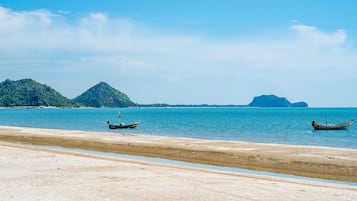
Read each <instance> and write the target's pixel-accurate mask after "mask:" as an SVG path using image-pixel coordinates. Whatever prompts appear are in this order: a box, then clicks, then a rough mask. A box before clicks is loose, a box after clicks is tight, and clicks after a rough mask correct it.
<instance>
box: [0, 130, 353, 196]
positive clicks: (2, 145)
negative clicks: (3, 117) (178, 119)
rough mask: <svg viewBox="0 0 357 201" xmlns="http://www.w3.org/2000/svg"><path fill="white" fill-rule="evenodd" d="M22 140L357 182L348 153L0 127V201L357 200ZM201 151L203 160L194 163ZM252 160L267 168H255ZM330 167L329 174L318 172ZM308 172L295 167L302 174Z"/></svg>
mask: <svg viewBox="0 0 357 201" xmlns="http://www.w3.org/2000/svg"><path fill="white" fill-rule="evenodd" d="M27 143H32V144H47V145H59V146H65V147H78V148H88V149H92V150H99V151H111V152H120V153H134V154H139V155H149V156H160V157H166V158H174V159H183V160H186V161H198V162H206V163H211V164H221V163H222V164H224V165H228V166H229V165H231V164H232V163H234V161H236V160H237V159H240V160H241V162H240V163H238V165H231V166H240V164H249V165H248V167H253V168H252V169H264V168H265V167H268V168H267V169H270V170H278V171H277V172H284V171H286V172H289V170H284V167H291V169H292V172H295V171H297V170H298V168H302V167H305V166H307V167H309V166H312V167H314V168H316V170H315V171H314V172H321V174H319V175H320V177H325V176H323V175H325V174H327V175H328V176H327V177H329V176H331V175H333V176H334V177H335V176H336V175H337V176H338V177H339V178H347V179H346V180H349V181H356V180H355V178H356V174H357V171H356V167H357V165H356V164H357V151H356V150H353V149H336V148H324V147H305V146H288V145H272V144H256V143H243V142H226V141H211V140H198V139H187V138H169V137H158V136H144V135H122V134H111V133H92V132H83V131H65V130H50V129H34V128H17V127H1V128H0V153H1V154H0V167H1V168H0V178H1V180H0V200H89V201H91V200H243V201H244V200H346V201H347V200H349V201H352V200H357V187H356V186H350V185H343V184H333V183H324V182H315V181H306V180H301V179H288V178H278V177H271V176H261V175H252V174H243V173H232V172H224V171H215V170H208V169H202V168H194V167H182V166H175V165H169V164H159V163H154V162H147V161H139V160H134V159H124V158H117V157H109V156H98V155H90V154H83V153H74V152H69V151H63V150H51V149H45V148H41V147H38V146H31V145H27ZM140 150H141V151H140ZM205 154H206V155H209V157H208V156H207V157H204V160H199V159H197V157H202V155H205ZM184 156H187V157H184ZM255 158H258V159H259V160H260V161H263V162H267V164H269V165H265V166H263V167H260V163H256V162H255V161H257V159H255ZM247 159H251V160H250V161H249V160H248V161H244V160H247ZM217 161H218V162H217ZM222 161H226V162H222ZM274 162H275V164H274ZM261 163H262V162H261ZM281 164H286V165H285V166H283V167H279V166H280V165H281ZM299 164H302V166H297V165H299ZM288 165H290V166H288ZM295 166H297V167H295ZM321 167H322V168H321ZM324 167H326V168H324ZM327 167H329V168H327ZM319 168H320V169H319ZM281 169H283V170H284V171H281ZM328 169H330V170H331V172H328V173H323V172H324V171H325V172H327V170H328ZM343 170H346V171H345V172H343V173H340V171H343ZM309 171H310V169H308V170H307V171H306V170H304V169H301V172H303V173H302V174H309ZM306 172H307V173H306ZM337 173H339V174H337ZM343 174H345V175H343Z"/></svg>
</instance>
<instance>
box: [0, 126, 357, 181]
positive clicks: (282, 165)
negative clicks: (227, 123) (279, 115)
mask: <svg viewBox="0 0 357 201" xmlns="http://www.w3.org/2000/svg"><path fill="white" fill-rule="evenodd" d="M0 141H8V142H22V143H31V144H39V145H58V146H64V147H75V148H82V149H91V150H98V151H107V152H115V153H127V154H136V155H144V156H154V157H162V158H169V159H176V160H182V161H189V162H198V163H205V164H214V165H223V166H230V167H240V168H248V169H255V170H265V171H271V172H279V173H288V174H294V175H301V176H308V177H317V178H325V179H335V180H345V181H353V182H357V150H356V149H340V148H331V147H313V146H291V145H278V144H259V143H245V142H229V141H215V140H201V139H189V138H173V137H160V136H145V135H124V134H113V133H98V132H97V133H96V132H84V131H68V130H53V129H35V128H18V127H4V126H3V127H0Z"/></svg>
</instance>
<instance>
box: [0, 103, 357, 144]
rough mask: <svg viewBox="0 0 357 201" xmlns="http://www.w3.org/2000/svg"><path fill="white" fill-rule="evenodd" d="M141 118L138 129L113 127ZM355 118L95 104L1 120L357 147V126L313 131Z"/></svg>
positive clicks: (354, 111)
mask: <svg viewBox="0 0 357 201" xmlns="http://www.w3.org/2000/svg"><path fill="white" fill-rule="evenodd" d="M118 112H120V113H121V116H122V118H121V121H122V123H131V122H135V121H140V125H139V126H138V127H137V128H135V129H128V130H109V129H108V127H107V124H106V122H107V120H110V121H112V122H113V123H116V122H117V121H118ZM326 116H328V120H329V122H330V123H338V122H344V121H348V120H351V119H357V118H356V117H357V108H125V109H122V108H110V109H109V108H105V109H103V108H100V109H98V108H96V109H83V108H75V109H59V108H55V109H41V108H39V109H0V125H9V126H22V127H36V128H55V129H68V130H84V131H101V132H109V133H113V134H116V133H133V134H145V135H162V136H179V137H191V138H202V139H219V140H237V141H248V142H265V143H282V144H298V145H319V146H332V147H343V148H353V149H357V126H356V124H353V125H352V126H350V127H349V129H348V130H342V131H314V130H313V128H312V126H311V121H312V120H316V121H318V122H325V118H326Z"/></svg>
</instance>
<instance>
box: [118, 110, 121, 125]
mask: <svg viewBox="0 0 357 201" xmlns="http://www.w3.org/2000/svg"><path fill="white" fill-rule="evenodd" d="M120 117H121V115H120V112H118V120H119V122H118V125H120Z"/></svg>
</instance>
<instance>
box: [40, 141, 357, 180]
mask: <svg viewBox="0 0 357 201" xmlns="http://www.w3.org/2000/svg"><path fill="white" fill-rule="evenodd" d="M41 147H44V148H48V149H57V150H67V151H73V152H79V153H87V154H94V155H102V156H111V157H119V158H127V159H135V160H143V161H150V162H156V163H163V164H171V165H178V166H188V167H197V168H204V169H209V170H219V171H225V172H236V173H244V174H252V175H263V176H272V177H280V178H290V179H301V180H308V181H318V182H325V183H335V184H345V185H351V186H357V182H347V181H337V180H328V179H318V178H311V177H302V176H295V175H288V174H280V173H273V172H266V171H257V170H248V169H242V168H232V167H223V166H217V165H207V164H199V163H190V162H184V161H177V160H170V159H165V158H155V157H146V156H136V155H128V154H117V153H110V152H100V151H93V150H84V149H76V148H65V147H60V146H41Z"/></svg>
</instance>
